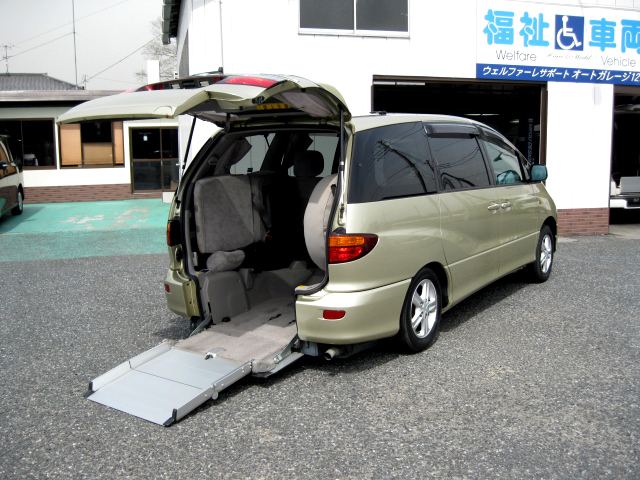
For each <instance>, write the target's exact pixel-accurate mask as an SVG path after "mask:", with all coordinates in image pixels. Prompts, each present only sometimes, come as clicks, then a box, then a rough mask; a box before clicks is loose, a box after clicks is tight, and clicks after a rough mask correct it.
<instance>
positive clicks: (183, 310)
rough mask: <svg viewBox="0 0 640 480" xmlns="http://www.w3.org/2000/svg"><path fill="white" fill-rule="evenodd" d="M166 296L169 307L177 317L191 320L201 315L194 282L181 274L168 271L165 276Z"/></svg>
mask: <svg viewBox="0 0 640 480" xmlns="http://www.w3.org/2000/svg"><path fill="white" fill-rule="evenodd" d="M164 295H165V297H166V299H167V306H168V307H169V310H171V311H172V312H173V313H175V314H176V315H180V316H181V317H185V318H191V317H197V316H199V315H200V312H199V311H198V304H197V301H196V297H195V284H194V282H193V280H191V279H189V278H186V277H183V276H182V275H180V273H179V272H177V271H174V270H171V269H169V270H167V273H166V275H165V276H164Z"/></svg>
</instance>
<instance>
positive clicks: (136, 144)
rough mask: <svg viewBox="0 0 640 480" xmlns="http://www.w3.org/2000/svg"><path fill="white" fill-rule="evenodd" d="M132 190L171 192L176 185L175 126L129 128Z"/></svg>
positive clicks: (177, 173) (176, 144)
mask: <svg viewBox="0 0 640 480" xmlns="http://www.w3.org/2000/svg"><path fill="white" fill-rule="evenodd" d="M130 139H131V170H132V172H131V177H132V179H133V180H132V182H131V183H132V188H133V192H134V193H136V192H137V193H140V192H145V193H148V192H171V191H174V190H175V189H176V187H177V186H178V176H179V166H178V162H179V161H178V129H177V128H176V127H165V128H131V129H130Z"/></svg>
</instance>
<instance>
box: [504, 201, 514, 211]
mask: <svg viewBox="0 0 640 480" xmlns="http://www.w3.org/2000/svg"><path fill="white" fill-rule="evenodd" d="M511 207H513V203H511V202H504V203H503V204H502V208H504V209H505V210H509V209H510V208H511Z"/></svg>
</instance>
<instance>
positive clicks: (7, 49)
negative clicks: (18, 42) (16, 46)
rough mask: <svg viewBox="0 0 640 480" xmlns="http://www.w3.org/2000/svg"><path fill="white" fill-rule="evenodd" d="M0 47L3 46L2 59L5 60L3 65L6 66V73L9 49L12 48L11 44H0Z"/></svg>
mask: <svg viewBox="0 0 640 480" xmlns="http://www.w3.org/2000/svg"><path fill="white" fill-rule="evenodd" d="M0 47H4V57H3V60H4V62H5V65H6V67H7V73H9V49H10V48H13V45H7V44H4V45H0Z"/></svg>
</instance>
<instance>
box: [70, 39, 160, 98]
mask: <svg viewBox="0 0 640 480" xmlns="http://www.w3.org/2000/svg"><path fill="white" fill-rule="evenodd" d="M159 37H160V35H157V36H155V37H153V38H152V39H151V40H149V41H148V42H147V43H145V44H144V45H142V46H141V47H140V48H136V49H135V50H134V51H133V52H131V53H130V54H129V55H127V56H126V57H123V58H121V59H120V60H118V61H117V62H116V63H114V64H113V65H109V66H108V67H107V68H105V69H104V70H100V71H99V72H98V73H96V74H95V75H92V76H90V77H89V78H87V79H86V80H85V81H86V82H88V81H89V80H91V79H92V78H96V77H97V76H98V75H100V74H101V73H104V72H106V71H107V70H109V69H110V68H112V67H115V66H116V65H118V64H119V63H121V62H123V61H125V60H126V59H127V58H129V57H130V56H131V55H133V54H134V53H136V52H138V51H140V50H142V49H143V48H144V47H146V46H147V45H149V44H150V43H151V42H153V41H154V40H156V39H158V38H159ZM76 86H77V85H76Z"/></svg>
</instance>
